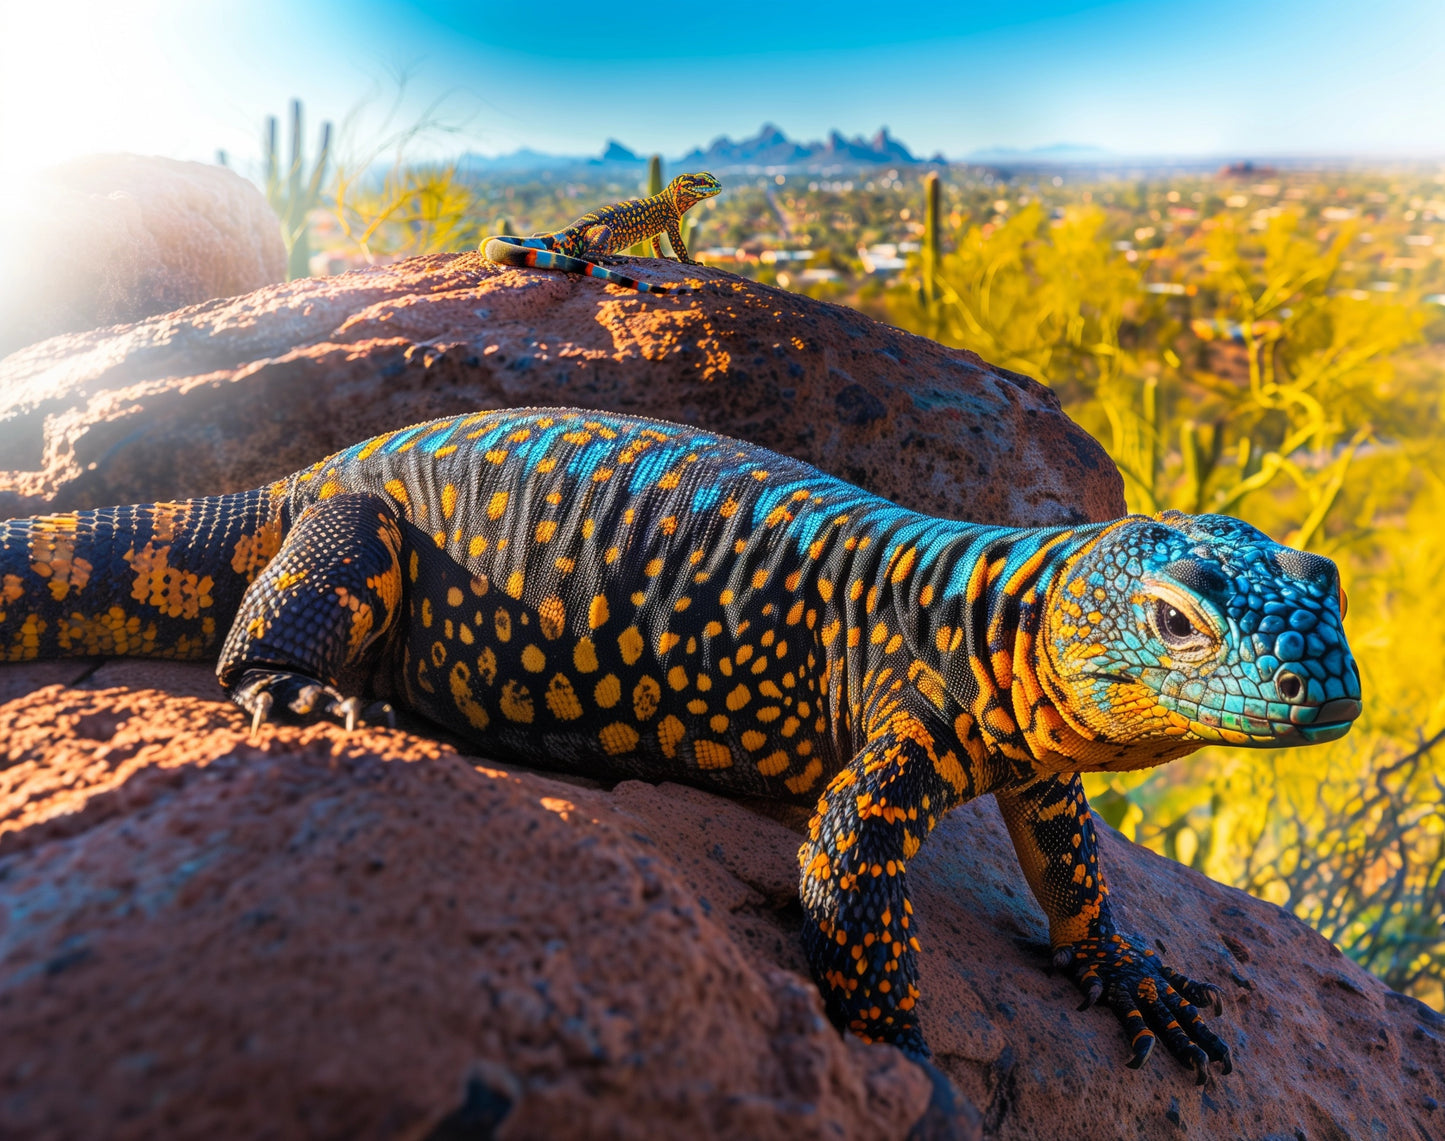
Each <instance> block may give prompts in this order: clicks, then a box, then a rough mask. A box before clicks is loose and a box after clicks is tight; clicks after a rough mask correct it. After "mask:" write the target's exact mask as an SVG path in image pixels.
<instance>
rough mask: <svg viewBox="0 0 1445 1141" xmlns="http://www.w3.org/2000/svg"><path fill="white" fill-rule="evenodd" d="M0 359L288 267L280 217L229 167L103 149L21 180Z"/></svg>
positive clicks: (2, 224) (5, 229)
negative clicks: (107, 152)
mask: <svg viewBox="0 0 1445 1141" xmlns="http://www.w3.org/2000/svg"><path fill="white" fill-rule="evenodd" d="M0 262H8V263H9V264H8V265H4V266H0V269H3V270H5V272H0V357H3V356H4V355H5V354H6V353H9V352H11V351H13V350H14V349H18V348H20V347H21V346H23V345H28V344H32V343H33V342H35V341H38V340H40V339H41V338H42V337H51V336H54V335H55V334H57V333H67V332H72V331H75V330H80V329H94V328H96V327H97V326H100V325H114V324H118V323H120V322H123V321H139V320H141V319H142V318H145V317H149V316H152V315H153V314H156V313H167V312H169V311H170V310H172V309H179V308H180V307H181V306H182V305H194V304H196V303H197V302H200V301H209V300H210V299H211V298H213V297H231V296H234V295H235V294H238V293H247V292H249V291H251V290H253V289H259V288H260V287H261V286H263V285H269V284H271V283H272V282H274V281H280V280H281V279H282V278H284V277H285V276H286V251H285V248H284V247H283V246H282V244H281V229H280V224H279V223H278V222H277V220H276V215H275V214H273V213H272V212H271V208H270V207H269V206H267V205H266V200H265V198H263V197H262V195H261V193H260V192H259V191H258V190H257V189H256V188H255V187H254V186H252V185H251V184H250V183H249V182H247V181H246V180H245V179H244V178H241V177H240V176H239V175H237V174H234V173H232V172H231V171H229V170H227V169H225V168H224V167H219V166H208V165H205V164H203V163H198V162H177V161H175V160H174V159H167V158H143V157H141V156H139V155H123V154H122V155H93V156H91V157H88V158H83V159H76V160H74V161H73V162H69V163H66V164H64V165H62V166H58V167H55V168H52V169H50V170H47V171H44V172H42V173H40V174H38V175H36V176H35V177H34V178H33V179H31V180H30V181H28V182H26V183H23V184H21V185H20V186H19V187H18V188H12V193H11V194H9V195H7V197H6V204H5V210H4V212H3V215H0Z"/></svg>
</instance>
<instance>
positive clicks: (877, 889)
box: [798, 733, 932, 1059]
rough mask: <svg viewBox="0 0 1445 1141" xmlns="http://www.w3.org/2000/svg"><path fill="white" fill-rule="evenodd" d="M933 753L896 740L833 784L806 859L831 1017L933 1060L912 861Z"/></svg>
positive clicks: (814, 938) (881, 740)
mask: <svg viewBox="0 0 1445 1141" xmlns="http://www.w3.org/2000/svg"><path fill="white" fill-rule="evenodd" d="M931 774H932V767H931V766H930V763H929V759H928V756H927V750H926V749H925V747H924V746H923V745H921V744H919V743H918V742H916V741H914V740H911V739H908V738H906V737H901V736H895V735H894V734H892V733H887V734H884V735H882V736H879V737H875V738H874V739H873V740H871V741H869V742H868V744H867V746H866V747H865V748H864V749H863V751H862V752H861V753H859V754H858V755H857V756H856V757H854V758H853V761H852V763H851V764H849V766H848V767H847V768H846V769H844V770H843V771H842V772H840V773H839V774H838V775H837V776H836V777H834V778H833V780H832V781H830V782H829V784H828V787H827V789H826V791H825V792H824V793H823V795H822V797H821V798H820V799H819V801H818V810H817V814H816V815H815V816H814V817H813V819H812V821H811V822H810V823H809V825H808V837H809V838H808V842H807V843H805V844H804V845H803V846H802V848H801V849H800V850H799V852H798V863H799V865H800V866H801V869H802V882H801V891H800V894H801V896H802V900H803V909H804V911H805V912H806V913H807V920H806V922H805V923H804V926H803V945H804V948H805V950H806V951H807V954H808V962H809V965H810V966H811V967H812V971H813V977H814V978H815V980H816V981H817V983H818V987H819V989H820V990H821V991H822V993H823V1000H824V1002H825V1004H826V1005H827V1008H828V1014H829V1017H831V1018H832V1020H833V1021H834V1023H836V1024H837V1025H838V1026H840V1027H845V1028H847V1029H849V1030H852V1031H853V1032H854V1033H856V1034H857V1035H858V1036H859V1037H861V1038H864V1039H865V1040H868V1041H885V1042H891V1043H893V1044H894V1045H896V1046H898V1047H899V1048H900V1049H901V1050H903V1051H904V1053H906V1054H908V1055H909V1056H910V1057H913V1058H915V1059H926V1058H928V1057H929V1056H930V1051H929V1049H928V1046H927V1044H926V1043H925V1042H924V1040H923V1034H922V1032H921V1031H920V1030H919V1026H918V1014H917V1011H916V1010H915V1006H916V1004H917V1001H918V994H919V992H918V957H917V952H918V949H919V948H918V940H917V938H916V936H915V935H914V932H913V906H912V904H911V903H910V902H909V900H908V891H907V866H908V860H909V858H911V857H912V855H913V853H914V852H915V851H917V849H918V844H919V837H920V836H921V835H922V833H923V832H925V831H926V830H927V822H926V817H927V810H926V809H925V810H924V816H925V820H924V821H923V822H922V823H920V821H919V807H920V802H922V801H923V800H925V799H926V797H927V792H926V786H927V784H928V778H929V777H930V776H931Z"/></svg>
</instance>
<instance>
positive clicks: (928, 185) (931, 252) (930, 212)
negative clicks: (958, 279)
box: [923, 171, 943, 305]
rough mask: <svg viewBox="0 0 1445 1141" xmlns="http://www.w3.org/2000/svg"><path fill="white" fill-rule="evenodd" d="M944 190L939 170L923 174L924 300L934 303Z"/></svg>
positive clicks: (941, 247) (936, 295)
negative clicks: (939, 178) (941, 203)
mask: <svg viewBox="0 0 1445 1141" xmlns="http://www.w3.org/2000/svg"><path fill="white" fill-rule="evenodd" d="M941 198H942V191H941V189H940V184H939V180H938V173H937V171H929V172H928V173H927V174H926V175H924V176H923V301H924V304H925V305H932V304H933V303H934V302H935V301H937V300H938V259H939V257H940V255H941V253H942V249H943V245H942V242H941V239H940V237H939V214H940V212H941V211H940V200H941Z"/></svg>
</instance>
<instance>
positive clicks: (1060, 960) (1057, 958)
mask: <svg viewBox="0 0 1445 1141" xmlns="http://www.w3.org/2000/svg"><path fill="white" fill-rule="evenodd" d="M1073 961H1074V952H1073V949H1072V948H1070V947H1060V948H1059V949H1058V950H1057V951H1055V952H1054V970H1056V971H1062V970H1063V969H1064V968H1065V967H1067V966H1068V965H1069V964H1070V963H1072V962H1073Z"/></svg>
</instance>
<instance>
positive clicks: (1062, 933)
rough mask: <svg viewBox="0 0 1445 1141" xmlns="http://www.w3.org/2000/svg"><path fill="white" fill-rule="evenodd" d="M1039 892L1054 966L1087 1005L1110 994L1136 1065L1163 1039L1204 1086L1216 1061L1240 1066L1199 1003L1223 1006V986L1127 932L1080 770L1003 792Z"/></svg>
mask: <svg viewBox="0 0 1445 1141" xmlns="http://www.w3.org/2000/svg"><path fill="white" fill-rule="evenodd" d="M995 796H996V797H997V799H998V805H999V808H1000V810H1001V811H1002V813H1003V818H1004V823H1005V824H1007V825H1008V830H1009V835H1010V836H1011V837H1012V838H1013V843H1014V850H1015V852H1016V853H1017V854H1018V858H1019V864H1020V865H1021V866H1022V867H1023V871H1024V877H1025V878H1026V879H1027V880H1028V882H1029V887H1030V888H1031V889H1032V890H1033V893H1034V898H1035V899H1037V900H1038V901H1039V905H1040V906H1041V907H1042V908H1043V909H1044V913H1045V914H1046V915H1047V916H1048V918H1049V942H1050V944H1051V945H1052V946H1053V949H1054V965H1055V966H1057V967H1058V968H1060V969H1061V970H1064V971H1066V972H1067V973H1068V974H1069V976H1070V977H1071V978H1072V979H1073V980H1074V982H1075V983H1076V984H1077V985H1078V986H1079V988H1080V989H1081V990H1083V991H1084V1002H1083V1005H1082V1006H1080V1008H1079V1009H1080V1010H1084V1009H1087V1008H1088V1007H1090V1006H1092V1005H1093V1004H1094V1003H1095V1002H1097V1001H1098V1000H1099V999H1101V998H1102V999H1103V1000H1104V1001H1105V1002H1107V1003H1108V1004H1109V1006H1110V1007H1111V1008H1112V1009H1113V1011H1114V1013H1115V1014H1116V1015H1117V1016H1118V1018H1119V1021H1120V1022H1122V1023H1123V1024H1124V1031H1125V1033H1126V1034H1127V1035H1128V1036H1129V1045H1130V1051H1131V1057H1130V1059H1129V1063H1128V1064H1129V1065H1130V1066H1131V1067H1133V1068H1135V1069H1137V1068H1138V1067H1139V1066H1142V1065H1143V1064H1144V1063H1145V1062H1146V1061H1147V1060H1148V1058H1149V1055H1150V1053H1151V1051H1152V1050H1153V1049H1154V1043H1155V1041H1156V1039H1158V1038H1162V1039H1163V1040H1164V1045H1165V1047H1166V1048H1167V1049H1168V1050H1169V1052H1170V1053H1171V1054H1173V1055H1174V1057H1176V1058H1178V1059H1179V1061H1181V1062H1183V1063H1185V1064H1186V1065H1190V1066H1193V1067H1194V1071H1195V1073H1196V1074H1197V1076H1198V1079H1197V1080H1198V1082H1199V1083H1200V1084H1201V1085H1202V1084H1203V1083H1204V1080H1205V1078H1206V1076H1207V1074H1208V1067H1209V1063H1210V1062H1211V1061H1215V1062H1219V1063H1221V1067H1220V1068H1221V1070H1222V1072H1224V1073H1226V1074H1227V1073H1229V1072H1230V1070H1231V1069H1232V1068H1233V1067H1232V1063H1231V1061H1230V1057H1229V1047H1228V1046H1227V1045H1226V1044H1225V1043H1224V1042H1223V1041H1221V1040H1220V1038H1219V1037H1218V1036H1217V1035H1216V1034H1215V1033H1214V1032H1213V1031H1212V1030H1210V1029H1209V1027H1208V1026H1206V1025H1205V1023H1204V1020H1203V1019H1202V1018H1201V1017H1200V1016H1199V1011H1198V1009H1197V1008H1196V1006H1195V1004H1196V1003H1198V1004H1208V1005H1212V1006H1213V1007H1214V1012H1215V1013H1216V1014H1218V1013H1219V1012H1220V1009H1221V1004H1220V1001H1219V990H1218V988H1216V987H1214V986H1212V985H1210V984H1209V983H1199V982H1193V981H1191V980H1190V979H1187V978H1185V977H1184V976H1183V975H1181V974H1180V973H1179V972H1178V971H1175V970H1173V969H1171V968H1170V967H1167V966H1165V965H1164V963H1163V962H1162V961H1160V959H1159V957H1158V956H1157V955H1156V954H1155V953H1154V950H1153V948H1152V947H1150V946H1149V945H1148V943H1147V942H1146V941H1145V940H1144V939H1143V938H1142V937H1141V936H1138V935H1131V934H1127V933H1124V932H1122V931H1120V930H1119V928H1118V926H1117V925H1116V923H1115V921H1114V917H1113V914H1112V912H1111V910H1110V907H1109V894H1108V888H1107V887H1106V886H1105V884H1104V877H1103V873H1102V871H1101V870H1100V868H1099V843H1098V837H1097V835H1096V833H1095V831H1094V821H1093V817H1092V816H1091V814H1090V812H1089V802H1088V800H1087V799H1085V797H1084V786H1083V782H1082V781H1081V780H1080V779H1079V777H1078V775H1077V774H1063V775H1061V776H1051V777H1042V778H1040V779H1038V780H1035V781H1032V782H1030V783H1028V784H1025V785H1022V786H1020V787H1018V788H1013V789H1007V790H1003V791H999V792H996V793H995Z"/></svg>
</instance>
